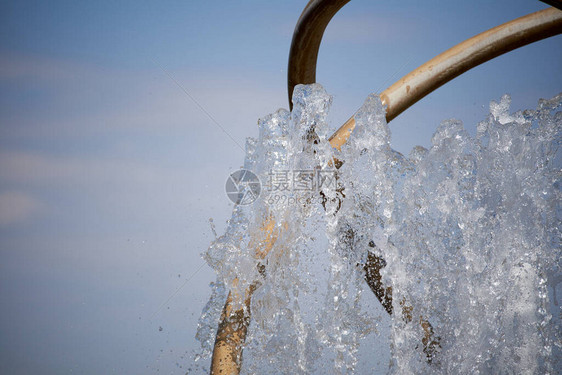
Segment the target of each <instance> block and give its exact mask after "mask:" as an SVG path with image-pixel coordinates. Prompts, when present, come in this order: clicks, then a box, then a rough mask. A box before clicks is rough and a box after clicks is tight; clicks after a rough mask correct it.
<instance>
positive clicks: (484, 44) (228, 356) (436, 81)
mask: <svg viewBox="0 0 562 375" xmlns="http://www.w3.org/2000/svg"><path fill="white" fill-rule="evenodd" d="M560 33H562V11H559V10H557V9H555V8H549V9H545V10H543V11H540V12H536V13H532V14H530V15H527V16H525V17H521V18H518V19H516V20H514V21H511V22H508V23H506V24H503V25H501V26H498V27H495V28H493V29H491V30H488V31H486V32H484V33H482V34H479V35H477V36H475V37H473V38H471V39H468V40H467V41H465V42H463V43H461V44H458V45H456V46H455V47H453V48H451V49H449V50H448V51H445V52H444V53H442V54H441V55H439V56H437V57H435V58H434V59H432V60H430V61H428V62H427V63H425V64H423V65H422V66H420V67H419V68H417V69H415V70H414V71H412V72H411V73H409V74H408V75H406V76H405V77H403V78H402V79H400V80H399V81H398V82H396V83H395V84H393V85H392V86H390V87H389V88H387V89H386V90H385V91H384V92H383V93H382V94H381V95H380V97H381V100H382V102H383V104H384V105H386V106H387V115H386V117H387V121H391V120H392V119H394V118H395V117H396V116H398V115H399V114H400V113H402V112H403V111H404V110H406V109H407V108H408V107H409V106H411V105H412V104H414V103H416V102H417V101H418V100H420V99H421V98H423V97H424V96H425V95H427V94H429V93H430V92H432V91H433V90H435V89H436V88H438V87H440V86H441V85H443V84H445V83H446V82H448V81H450V80H451V79H453V78H455V77H457V76H458V75H460V74H462V73H464V72H466V71H467V70H469V69H471V68H473V67H475V66H477V65H479V64H481V63H483V62H486V61H488V60H490V59H492V58H494V57H497V56H499V55H501V54H503V53H506V52H509V51H511V50H513V49H516V48H518V47H521V46H524V45H527V44H529V43H532V42H535V41H537V40H541V39H544V38H547V37H550V36H553V35H557V34H560ZM354 127H355V120H354V119H353V118H351V119H349V120H348V121H347V122H346V123H345V124H344V125H343V126H342V127H341V128H339V129H338V130H337V131H336V132H335V133H334V134H333V135H332V136H331V137H330V144H331V145H332V147H334V148H337V149H339V148H340V147H341V146H342V145H343V144H344V143H345V142H346V141H347V139H348V138H349V136H350V134H351V132H352V131H353V128H354ZM274 227H275V221H274V220H273V218H270V219H269V220H267V221H266V223H265V224H264V227H263V232H264V235H265V238H264V240H263V241H259V242H258V244H259V246H256V249H257V250H256V256H257V257H258V258H262V259H263V258H264V257H265V255H267V253H268V252H269V250H270V249H271V248H272V247H273V244H274V243H275V240H276V239H277V236H278V234H277V233H276V232H274ZM254 289H255V286H252V287H250V289H249V290H247V291H246V293H245V296H244V307H243V308H242V309H240V310H237V311H233V307H232V306H233V301H232V298H233V297H232V293H230V294H229V297H228V299H227V301H226V304H225V307H224V310H223V314H222V316H221V322H220V324H219V328H218V332H217V339H216V342H215V348H214V351H213V358H212V364H211V374H221V375H233V374H234V375H237V374H239V373H240V366H241V358H242V349H243V345H244V340H245V338H246V332H247V329H248V325H249V321H250V302H251V295H252V293H253V291H254ZM424 329H425V327H424Z"/></svg>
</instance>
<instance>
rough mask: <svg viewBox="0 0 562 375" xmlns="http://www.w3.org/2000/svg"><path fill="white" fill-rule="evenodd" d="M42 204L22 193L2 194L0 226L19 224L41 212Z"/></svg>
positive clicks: (5, 192)
mask: <svg viewBox="0 0 562 375" xmlns="http://www.w3.org/2000/svg"><path fill="white" fill-rule="evenodd" d="M41 207H42V204H41V203H40V202H39V201H38V200H37V199H35V198H34V197H32V196H31V195H29V194H27V193H23V192H21V191H4V192H0V226H8V225H12V224H19V223H23V222H25V221H27V220H28V219H30V218H32V217H33V216H34V215H35V214H37V213H38V212H40V210H41Z"/></svg>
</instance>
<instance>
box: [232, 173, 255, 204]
mask: <svg viewBox="0 0 562 375" xmlns="http://www.w3.org/2000/svg"><path fill="white" fill-rule="evenodd" d="M225 190H226V195H227V196H228V199H230V200H231V201H232V202H233V203H234V204H239V205H247V204H252V203H254V201H255V200H256V199H258V197H259V196H260V193H261V182H260V179H259V178H258V176H256V175H255V174H254V173H253V172H252V171H249V170H247V169H240V170H238V171H236V172H234V173H232V174H231V175H230V176H228V179H227V180H226V185H225Z"/></svg>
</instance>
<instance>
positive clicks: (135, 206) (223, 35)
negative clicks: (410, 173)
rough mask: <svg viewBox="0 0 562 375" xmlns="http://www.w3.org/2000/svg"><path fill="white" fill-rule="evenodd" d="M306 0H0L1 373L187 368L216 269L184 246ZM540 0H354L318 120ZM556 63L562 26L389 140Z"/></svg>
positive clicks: (222, 210)
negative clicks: (330, 100)
mask: <svg viewBox="0 0 562 375" xmlns="http://www.w3.org/2000/svg"><path fill="white" fill-rule="evenodd" d="M305 5H306V1H293V0H286V1H281V2H265V1H255V0H252V1H244V2H239V1H215V2H209V1H194V0H192V1H164V2H133V1H121V2H113V1H97V2H84V1H51V2H40V1H17V2H16V1H4V2H2V4H1V5H0V17H1V22H0V254H1V262H0V301H1V306H2V307H1V310H0V330H1V332H2V334H1V335H0V372H1V373H6V374H8V373H9V374H28V373H32V372H38V371H41V372H42V373H45V374H66V373H79V374H106V373H107V374H109V373H116V374H152V373H155V372H156V370H159V372H160V373H176V374H183V373H185V372H186V370H187V367H189V366H190V364H191V356H192V354H193V351H194V350H196V349H197V342H196V341H195V339H194V335H195V330H196V325H197V318H198V317H199V314H200V312H201V309H202V308H203V306H204V304H205V302H206V301H207V299H208V296H209V294H210V289H209V288H208V283H209V282H210V281H212V280H213V279H214V275H213V272H212V270H211V269H210V268H208V267H207V266H206V265H204V263H203V261H202V260H201V258H200V253H201V252H202V251H204V250H205V249H206V247H207V246H208V245H209V243H210V242H211V241H212V239H213V238H214V236H213V233H212V231H211V228H210V224H209V218H213V219H214V223H215V224H216V226H217V231H218V232H219V233H220V232H221V231H222V229H223V228H224V226H225V222H226V220H227V219H228V218H229V216H230V212H231V210H232V206H231V205H229V201H228V199H227V197H226V195H225V193H224V182H225V180H226V177H227V176H228V174H229V172H232V171H234V170H236V169H237V168H238V167H239V166H240V165H241V164H242V163H243V153H242V152H241V150H240V149H239V148H238V146H237V144H236V143H239V144H244V139H245V137H247V136H256V135H257V126H256V123H257V119H258V118H259V117H263V116H265V115H266V114H268V113H271V112H273V111H275V110H276V109H277V108H279V107H285V108H286V107H287V106H288V105H287V102H286V100H287V99H286V74H287V72H286V66H287V58H288V51H289V46H290V41H291V36H292V32H293V28H294V25H295V23H296V21H297V19H298V17H299V15H300V13H301V11H302V9H303V8H304V6H305ZM545 7H546V5H544V4H543V3H540V2H538V1H510V0H502V1H493V2H490V1H473V2H444V1H426V2H423V3H421V2H418V1H413V0H408V1H401V2H372V1H367V0H353V1H352V2H350V3H349V4H348V5H346V6H345V7H344V8H343V9H342V10H341V12H340V13H338V15H337V16H336V17H335V18H334V19H333V20H332V23H331V24H330V25H329V27H328V29H327V31H326V34H325V37H324V42H323V43H322V46H321V49H320V54H319V62H318V73H317V79H318V81H319V82H320V83H322V84H323V85H324V86H325V87H326V88H327V90H328V92H330V93H331V94H332V95H334V105H333V107H332V119H331V121H332V125H333V127H334V128H337V127H338V126H339V124H341V123H342V122H343V121H344V120H346V119H347V118H348V117H349V116H350V115H351V114H352V113H353V112H354V110H356V109H357V108H359V106H360V105H361V104H362V102H363V100H364V99H365V97H366V96H367V95H368V94H369V93H370V92H375V91H381V90H382V89H384V88H386V87H387V86H389V85H390V84H392V83H393V82H394V81H396V80H397V79H398V78H400V77H401V76H403V75H405V74H406V73H408V72H409V71H410V70H412V69H414V68H415V67H416V66H418V65H420V64H422V63H423V62H425V61H427V60H428V59H430V58H432V57H433V56H435V55H436V54H438V53H440V52H442V51H444V50H445V49H447V48H449V47H451V46H453V45H454V44H456V43H459V42H461V41H462V40H464V39H466V38H468V37H471V36H473V35H475V34H477V33H479V32H481V31H484V30H486V29H488V28H491V27H493V26H495V25H497V24H500V23H503V22H506V21H509V20H511V19H513V18H516V17H519V16H522V15H525V14H527V13H530V12H533V11H537V10H540V9H543V8H545ZM561 73H562V38H561V37H560V36H558V37H554V38H550V39H549V40H546V41H542V42H539V43H535V44H533V45H531V46H527V47H524V48H522V49H520V50H517V51H514V52H512V53H510V54H508V55H505V56H502V57H500V58H498V59H495V60H494V61H491V62H489V63H486V64H485V65H483V66H481V67H478V68H476V69H474V70H472V71H470V72H469V73H467V74H465V75H463V76H461V77H459V78H458V79H456V80H455V81H453V82H451V83H449V84H447V85H445V86H444V87H442V88H441V89H439V90H438V91H436V92H435V93H433V94H431V95H429V96H428V97H427V98H425V99H423V100H422V101H420V102H419V103H418V104H416V105H415V106H413V107H412V108H411V109H410V110H409V111H407V112H406V113H404V114H403V115H402V116H400V117H398V118H397V119H396V120H395V121H393V123H392V125H391V129H392V131H393V146H394V147H395V148H396V149H398V150H399V151H401V152H404V153H407V152H408V150H409V149H410V148H411V147H412V146H414V145H416V144H421V145H425V146H428V145H429V143H430V137H431V134H432V132H433V130H434V129H435V128H436V127H437V125H438V124H439V122H440V121H442V120H444V119H447V118H450V117H456V118H459V119H461V120H463V121H464V122H465V125H466V126H467V128H468V129H469V131H473V129H474V127H475V124H476V122H477V121H479V120H481V119H483V118H484V116H485V115H486V114H487V112H488V103H489V102H490V100H497V99H499V98H500V97H501V95H503V94H504V93H510V94H511V95H512V98H513V102H512V109H514V110H515V109H524V108H534V107H535V105H536V102H537V100H538V99H539V98H541V97H545V98H547V97H548V98H550V97H552V96H554V95H555V94H557V93H558V92H560V91H561V88H562V74H561ZM168 74H169V75H171V76H172V77H173V78H174V79H175V80H177V82H178V83H179V84H180V85H181V86H182V87H183V88H184V89H185V90H187V91H188V92H189V94H190V95H192V96H193V97H194V98H195V99H196V100H197V101H198V102H199V103H200V104H201V106H202V107H203V108H205V110H206V111H208V112H209V113H210V114H212V116H213V117H214V118H216V120H217V121H218V123H219V124H220V125H221V126H222V127H223V128H224V129H225V130H226V131H227V132H228V133H229V134H230V136H231V137H232V138H234V140H235V141H236V143H235V142H234V141H233V140H232V139H230V137H228V136H226V135H225V134H224V133H223V131H222V130H221V129H220V128H219V127H218V126H217V125H216V124H214V123H213V122H212V121H211V120H210V119H209V118H208V117H207V116H206V115H205V114H204V113H203V112H202V111H201V110H200V109H199V108H198V107H197V106H196V105H195V104H194V103H193V102H192V101H191V100H190V98H189V97H188V96H187V95H186V94H185V93H184V92H183V91H182V90H181V89H180V88H179V87H178V86H177V85H176V84H175V83H174V82H173V80H172V79H170V77H168ZM197 270H199V271H198V272H197ZM196 272H197V273H196ZM190 277H192V278H191V280H190V281H189V282H187V283H186V284H185V286H184V287H183V288H182V289H181V290H180V291H179V292H178V293H177V294H175V296H174V297H173V298H172V299H171V300H170V301H169V302H168V303H167V304H165V305H164V306H163V307H162V308H161V309H159V307H160V306H161V305H162V304H163V303H164V302H165V301H166V300H167V299H168V297H170V296H171V295H172V294H173V293H174V292H175V291H176V290H177V289H178V288H179V287H181V286H182V285H184V283H185V281H186V280H187V279H188V278H190ZM159 327H162V331H160V330H159ZM179 366H182V367H181V368H180V367H179Z"/></svg>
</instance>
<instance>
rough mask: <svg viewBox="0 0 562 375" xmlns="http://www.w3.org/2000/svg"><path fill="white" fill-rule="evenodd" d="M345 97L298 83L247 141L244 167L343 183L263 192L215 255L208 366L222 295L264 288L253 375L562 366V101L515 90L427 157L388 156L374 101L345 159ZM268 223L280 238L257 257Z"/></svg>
mask: <svg viewBox="0 0 562 375" xmlns="http://www.w3.org/2000/svg"><path fill="white" fill-rule="evenodd" d="M331 100H332V99H331V97H330V96H329V95H328V94H327V93H326V92H325V90H324V89H323V88H322V86H320V85H318V84H313V85H308V86H297V88H296V89H295V93H294V110H293V112H292V113H289V112H287V111H285V110H279V111H277V112H276V113H274V114H272V115H269V116H267V117H265V118H264V119H262V120H260V121H259V126H260V134H259V138H258V139H257V140H256V139H251V138H250V139H248V141H247V145H246V147H247V155H246V160H245V164H244V167H245V168H246V169H249V170H252V171H253V172H254V173H256V174H257V175H258V176H259V178H260V180H261V181H262V183H264V182H266V181H269V182H271V178H272V171H274V170H275V171H285V172H287V171H288V173H289V172H290V173H292V175H293V177H294V173H295V171H301V172H302V171H313V172H314V173H317V174H316V175H318V176H319V175H320V172H322V171H324V172H330V173H331V176H333V177H334V178H335V177H337V179H335V183H332V184H325V185H323V186H322V188H321V189H320V190H321V192H320V193H318V192H311V191H308V190H299V189H286V190H283V197H284V199H283V200H281V199H277V198H275V199H274V197H275V194H278V193H279V191H277V192H275V191H273V190H275V189H266V188H265V187H268V186H269V187H270V188H271V187H272V185H271V184H270V185H268V184H267V183H266V184H264V189H263V190H264V193H263V194H262V195H261V196H260V198H259V199H258V200H257V201H256V202H254V203H253V204H252V205H248V206H236V207H235V209H234V212H233V215H232V219H231V220H230V221H229V224H228V228H227V230H226V233H225V234H224V235H223V236H221V237H219V238H218V239H217V240H216V241H215V242H213V244H212V245H211V246H210V248H209V249H208V250H207V252H206V253H204V257H205V259H206V260H207V262H208V263H209V265H211V266H212V267H213V268H214V269H215V271H216V272H217V281H216V282H215V283H213V284H212V288H213V293H212V296H211V299H210V301H209V303H208V304H207V306H206V308H205V310H204V311H203V314H202V316H201V318H200V322H199V329H198V333H197V338H198V340H199V341H200V342H201V345H202V352H201V356H202V357H203V358H208V357H209V356H210V354H211V352H212V346H213V343H214V337H215V333H216V328H217V325H218V321H219V316H220V311H221V309H222V306H223V305H224V303H225V299H226V291H227V290H239V291H243V290H246V289H247V288H248V287H249V286H250V285H251V284H252V283H254V282H256V281H257V280H258V281H259V286H258V288H257V289H256V291H255V293H254V294H253V296H252V302H251V311H252V314H251V319H252V320H251V324H250V326H249V332H248V337H247V339H246V344H245V347H244V361H243V364H242V373H246V374H264V373H283V374H309V373H317V374H328V373H338V374H339V373H342V374H343V373H367V372H371V373H372V372H383V373H387V372H390V373H394V374H408V373H415V374H422V373H423V374H426V373H450V374H485V373H498V374H500V373H501V374H504V373H505V374H515V373H517V374H538V373H541V374H545V373H556V371H559V370H560V368H561V366H562V348H561V342H562V341H561V339H562V337H561V334H560V332H561V328H562V326H561V308H560V300H561V299H562V298H561V297H560V289H559V290H556V286H557V284H560V282H561V281H562V272H561V264H560V259H561V258H562V257H561V255H562V254H561V252H562V250H561V246H560V239H561V233H560V223H561V219H562V207H561V206H560V201H561V199H560V198H561V193H562V192H561V189H562V186H561V183H562V182H561V177H562V172H561V166H562V150H561V149H560V144H561V131H560V130H561V127H562V112H556V110H557V109H559V108H560V106H561V105H562V94H561V95H558V96H557V97H555V98H553V99H551V100H541V101H539V105H538V108H537V109H536V110H527V111H524V112H517V113H514V114H510V113H509V104H510V98H509V97H508V96H504V97H503V98H501V100H500V101H499V102H492V103H491V105H490V114H489V115H488V117H487V119H486V120H484V121H482V122H481V123H479V124H478V127H477V134H476V137H475V138H472V137H471V136H470V135H469V134H468V133H467V132H466V131H465V130H464V129H463V125H462V123H461V122H459V121H455V120H449V121H445V122H443V123H442V124H441V125H440V126H439V127H438V129H437V131H436V132H435V134H434V136H433V138H432V140H431V142H432V146H431V148H430V149H429V150H427V149H424V148H422V147H419V146H418V147H415V148H414V149H413V150H412V151H411V153H410V155H409V156H408V157H405V156H403V155H402V154H400V153H398V152H396V151H394V150H392V149H391V147H390V139H391V136H390V130H389V128H388V126H387V124H386V121H385V116H384V108H383V107H382V105H381V103H380V100H379V98H378V97H377V96H376V95H371V96H369V97H368V98H367V100H366V101H365V103H364V105H363V107H362V108H361V109H360V110H359V111H358V113H357V114H356V115H355V120H356V127H355V130H354V131H353V134H352V135H351V137H350V139H349V141H348V143H347V144H345V145H344V146H343V147H342V149H341V151H338V150H335V149H333V148H332V147H331V146H330V144H329V141H328V136H329V134H330V131H329V129H328V126H327V120H326V118H327V114H328V111H329V108H330V104H331ZM334 158H335V159H337V161H336V162H335V161H334V160H335V159H334ZM342 163H343V164H342ZM340 165H341V166H340ZM335 166H340V168H339V169H337V172H336V169H335ZM319 171H320V172H319ZM328 175H330V174H328ZM311 178H312V177H311ZM272 217H273V218H274V222H273V224H272V225H274V229H273V230H274V231H275V233H278V235H277V240H276V241H275V243H274V244H273V246H272V247H271V249H270V250H268V251H266V252H261V253H260V252H256V249H257V248H260V246H262V245H263V243H264V240H263V228H264V223H265V222H267V220H270V218H272ZM260 236H261V237H260ZM373 259H375V260H376V262H378V263H376V264H377V275H378V278H377V277H375V278H373V277H372V275H371V276H369V275H370V274H369V271H367V278H368V279H369V277H371V279H370V283H369V284H368V283H366V282H365V270H366V269H367V268H366V266H365V265H366V264H368V263H369V261H370V260H371V261H372V260H373ZM258 264H259V265H262V267H258ZM264 266H265V267H264ZM260 269H262V270H263V269H265V272H260ZM373 283H375V284H376V283H378V285H382V286H383V287H380V288H379V292H381V293H382V294H380V295H378V296H377V297H378V298H379V300H380V301H381V302H383V305H384V307H383V306H382V305H381V304H379V302H378V301H377V299H376V297H375V296H374V294H373V293H372V291H371V289H372V290H376V287H373V286H372V284H373ZM369 286H371V288H369ZM385 302H386V305H385ZM387 312H389V313H392V316H391V320H388V317H387ZM385 319H386V320H387V322H388V324H387V325H386V326H385V323H384V322H385ZM384 347H387V351H385V350H384ZM388 350H390V352H388Z"/></svg>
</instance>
